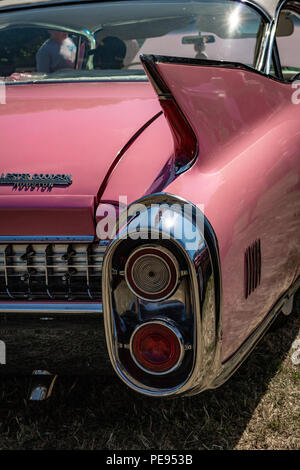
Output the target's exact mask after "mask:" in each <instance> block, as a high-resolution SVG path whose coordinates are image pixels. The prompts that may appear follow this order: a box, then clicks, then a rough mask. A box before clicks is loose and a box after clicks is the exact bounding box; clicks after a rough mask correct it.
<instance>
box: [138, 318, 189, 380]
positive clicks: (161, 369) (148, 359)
mask: <svg viewBox="0 0 300 470" xmlns="http://www.w3.org/2000/svg"><path fill="white" fill-rule="evenodd" d="M130 352H131V356H132V358H133V360H134V361H135V363H136V364H137V365H138V366H139V367H140V368H141V369H143V370H145V371H146V372H148V373H152V374H166V373H169V372H171V371H173V370H175V369H176V368H177V367H178V366H179V364H180V363H181V361H182V357H183V353H184V349H183V341H182V337H181V335H180V333H179V332H178V331H177V329H176V328H174V327H172V326H169V325H167V324H165V323H163V322H160V321H156V322H149V323H146V324H144V325H141V326H139V327H138V328H137V329H136V330H135V331H134V333H133V335H132V337H131V341H130Z"/></svg>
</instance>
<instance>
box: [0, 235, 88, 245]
mask: <svg viewBox="0 0 300 470" xmlns="http://www.w3.org/2000/svg"><path fill="white" fill-rule="evenodd" d="M94 239H95V237H94V236H92V235H63V236H60V235H40V236H37V235H28V236H23V235H22V236H19V235H15V236H12V235H8V236H5V235H1V236H0V242H1V243H3V242H7V243H11V242H20V243H22V242H48V241H49V242H74V243H81V242H93V241H94Z"/></svg>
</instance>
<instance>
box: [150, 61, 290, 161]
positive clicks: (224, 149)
mask: <svg viewBox="0 0 300 470" xmlns="http://www.w3.org/2000/svg"><path fill="white" fill-rule="evenodd" d="M141 61H142V63H143V66H144V68H145V71H146V73H147V75H148V76H149V79H150V81H151V83H152V85H153V87H154V89H155V91H156V93H157V95H158V98H159V100H160V104H161V106H162V108H163V110H164V113H165V116H166V119H167V121H168V123H169V125H170V128H171V131H172V134H173V137H174V143H175V159H176V165H177V169H178V168H181V170H182V169H185V168H189V167H190V166H191V164H192V163H193V162H194V161H195V160H196V157H197V164H198V162H199V163H201V166H202V168H203V167H204V165H206V164H209V165H211V162H213V161H214V162H216V161H217V160H218V161H222V162H224V163H225V162H226V161H227V160H230V159H232V156H233V155H235V154H236V155H237V154H239V152H240V151H241V150H243V149H245V148H248V147H250V146H251V145H253V144H254V143H255V142H257V140H258V139H259V138H260V137H262V136H264V135H266V134H267V133H268V132H270V129H272V128H273V127H274V125H275V124H274V121H275V120H276V118H277V116H278V110H279V109H280V110H281V115H282V109H283V106H284V108H285V109H286V111H287V112H288V111H289V107H287V106H286V103H289V102H290V100H289V101H287V100H286V98H288V96H287V95H288V94H289V93H290V89H289V87H287V86H286V84H281V83H279V82H278V81H276V80H274V79H272V78H269V77H267V76H266V75H264V74H263V73H260V72H259V71H257V70H255V69H253V68H251V67H249V66H247V65H243V64H239V63H231V62H221V61H213V60H209V59H207V60H201V59H193V58H189V59H187V58H180V57H166V56H156V55H146V56H145V55H144V56H141Z"/></svg>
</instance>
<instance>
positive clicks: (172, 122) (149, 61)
mask: <svg viewBox="0 0 300 470" xmlns="http://www.w3.org/2000/svg"><path fill="white" fill-rule="evenodd" d="M141 61H142V63H143V66H144V69H145V71H146V73H147V75H148V77H149V79H150V82H151V83H152V85H153V88H154V90H155V91H156V93H157V95H158V98H159V101H160V104H161V107H162V109H163V111H164V114H165V117H166V119H167V122H168V124H169V126H170V129H171V132H172V136H173V139H174V158H175V168H176V172H177V173H180V172H182V171H185V170H186V169H187V167H189V166H190V165H191V164H192V163H193V162H194V161H195V159H196V157H197V154H198V143H197V138H196V135H195V133H194V131H193V129H192V128H191V126H190V124H189V122H188V120H187V119H186V117H185V115H184V114H183V112H182V111H181V109H180V107H179V106H178V104H177V102H176V100H175V98H174V96H173V94H172V93H171V91H170V89H169V88H168V86H167V84H166V83H165V81H164V80H163V78H162V76H161V75H160V73H159V71H158V68H157V67H156V63H155V58H154V56H145V55H143V56H141Z"/></svg>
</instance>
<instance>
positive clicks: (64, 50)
mask: <svg viewBox="0 0 300 470" xmlns="http://www.w3.org/2000/svg"><path fill="white" fill-rule="evenodd" d="M49 34H50V38H49V39H48V40H47V41H46V42H44V44H43V45H42V46H41V47H40V48H39V50H38V51H37V54H36V69H37V72H42V73H53V72H56V71H58V70H62V69H74V66H75V60H76V46H75V44H74V42H73V41H72V39H70V38H69V37H68V33H66V32H64V31H55V30H49Z"/></svg>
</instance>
